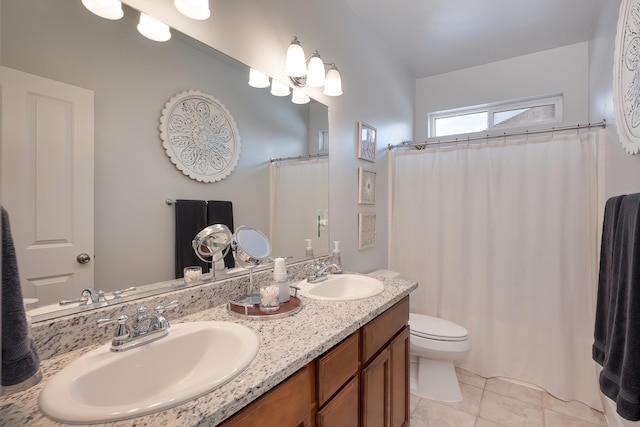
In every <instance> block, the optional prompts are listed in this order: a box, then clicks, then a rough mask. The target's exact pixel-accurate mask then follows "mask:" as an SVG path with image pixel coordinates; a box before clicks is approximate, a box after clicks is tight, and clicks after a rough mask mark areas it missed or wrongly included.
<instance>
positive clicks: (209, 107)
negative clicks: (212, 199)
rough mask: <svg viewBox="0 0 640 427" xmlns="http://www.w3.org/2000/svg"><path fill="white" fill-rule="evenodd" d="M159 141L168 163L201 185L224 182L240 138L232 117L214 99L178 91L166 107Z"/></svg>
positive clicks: (196, 93)
mask: <svg viewBox="0 0 640 427" xmlns="http://www.w3.org/2000/svg"><path fill="white" fill-rule="evenodd" d="M160 138H161V139H162V146H163V147H164V149H165V152H166V153H167V156H169V158H170V159H171V162H172V163H173V164H174V165H175V166H176V168H178V169H179V170H180V171H182V173H183V174H185V175H187V176H189V178H191V179H194V180H196V181H200V182H216V181H220V180H223V179H225V178H226V177H227V176H229V174H231V172H232V171H233V170H234V169H235V167H236V165H237V164H238V159H239V157H240V135H239V133H238V126H237V125H236V122H235V120H234V119H233V116H232V115H231V113H229V111H228V110H227V109H226V108H225V106H224V105H223V104H222V103H221V102H220V101H218V100H217V99H215V98H214V97H213V96H211V95H208V94H206V93H203V92H199V91H196V90H188V91H184V92H180V93H178V94H177V95H175V96H173V97H172V98H171V99H169V101H168V102H167V103H166V104H165V107H164V109H163V110H162V115H161V116H160Z"/></svg>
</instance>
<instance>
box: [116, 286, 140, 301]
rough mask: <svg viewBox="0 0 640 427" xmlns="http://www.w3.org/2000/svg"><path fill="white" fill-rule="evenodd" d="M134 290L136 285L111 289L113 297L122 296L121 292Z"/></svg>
mask: <svg viewBox="0 0 640 427" xmlns="http://www.w3.org/2000/svg"><path fill="white" fill-rule="evenodd" d="M135 290H136V287H135V286H131V287H130V288H127V289H119V290H117V291H113V292H112V294H113V297H114V298H122V294H123V293H125V292H130V291H135Z"/></svg>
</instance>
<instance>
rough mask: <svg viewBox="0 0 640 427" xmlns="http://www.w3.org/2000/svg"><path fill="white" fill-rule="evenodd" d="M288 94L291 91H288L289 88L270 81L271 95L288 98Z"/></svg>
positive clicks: (275, 81)
mask: <svg viewBox="0 0 640 427" xmlns="http://www.w3.org/2000/svg"><path fill="white" fill-rule="evenodd" d="M290 93H291V89H289V86H287V85H285V84H284V83H281V82H279V81H277V80H276V79H271V95H275V96H288V95H289V94H290Z"/></svg>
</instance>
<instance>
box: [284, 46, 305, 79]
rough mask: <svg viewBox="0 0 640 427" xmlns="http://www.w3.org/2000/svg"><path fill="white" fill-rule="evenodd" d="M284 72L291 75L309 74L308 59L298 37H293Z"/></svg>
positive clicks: (301, 75)
mask: <svg viewBox="0 0 640 427" xmlns="http://www.w3.org/2000/svg"><path fill="white" fill-rule="evenodd" d="M284 72H285V74H286V75H287V76H290V77H303V76H305V75H306V74H307V61H306V59H305V56H304V51H303V50H302V46H300V42H299V41H298V38H297V37H294V38H293V41H292V42H291V44H290V45H289V48H288V49H287V56H286V59H285V65H284Z"/></svg>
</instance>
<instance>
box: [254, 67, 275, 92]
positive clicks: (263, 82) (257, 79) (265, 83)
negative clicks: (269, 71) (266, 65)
mask: <svg viewBox="0 0 640 427" xmlns="http://www.w3.org/2000/svg"><path fill="white" fill-rule="evenodd" d="M269 84H270V83H269V76H267V75H266V74H264V73H263V72H261V71H258V70H254V69H253V68H249V86H251V87H257V88H263V87H269Z"/></svg>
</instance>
